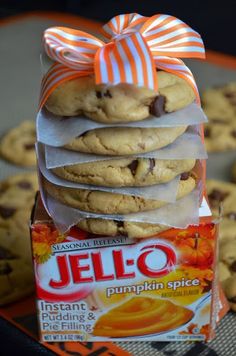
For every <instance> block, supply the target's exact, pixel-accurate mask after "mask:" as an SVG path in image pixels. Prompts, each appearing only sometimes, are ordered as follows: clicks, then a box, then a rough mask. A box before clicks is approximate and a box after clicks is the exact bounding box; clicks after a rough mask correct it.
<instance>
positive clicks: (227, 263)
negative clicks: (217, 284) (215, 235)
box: [219, 239, 236, 312]
mask: <svg viewBox="0 0 236 356" xmlns="http://www.w3.org/2000/svg"><path fill="white" fill-rule="evenodd" d="M219 259H220V264H219V276H220V281H221V282H222V286H223V289H224V292H225V295H226V297H227V299H228V301H229V304H230V307H231V309H232V310H234V311H235V312H236V239H235V240H228V241H227V240H226V241H222V242H221V246H220V254H219Z"/></svg>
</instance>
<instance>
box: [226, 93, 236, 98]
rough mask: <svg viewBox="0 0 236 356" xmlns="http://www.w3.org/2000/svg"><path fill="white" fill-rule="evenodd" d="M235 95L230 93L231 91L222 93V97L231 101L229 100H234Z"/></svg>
mask: <svg viewBox="0 0 236 356" xmlns="http://www.w3.org/2000/svg"><path fill="white" fill-rule="evenodd" d="M235 95H236V93H234V92H232V91H226V92H224V96H225V97H226V98H228V99H231V98H235Z"/></svg>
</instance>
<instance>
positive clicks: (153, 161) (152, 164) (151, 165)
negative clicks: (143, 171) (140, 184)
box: [148, 158, 156, 172]
mask: <svg viewBox="0 0 236 356" xmlns="http://www.w3.org/2000/svg"><path fill="white" fill-rule="evenodd" d="M155 165H156V161H155V159H154V158H149V170H148V171H149V172H152V171H153V168H154V167H155Z"/></svg>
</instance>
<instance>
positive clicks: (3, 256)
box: [0, 246, 16, 260]
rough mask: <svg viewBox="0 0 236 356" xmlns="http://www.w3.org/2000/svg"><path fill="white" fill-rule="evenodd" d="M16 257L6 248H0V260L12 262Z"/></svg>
mask: <svg viewBox="0 0 236 356" xmlns="http://www.w3.org/2000/svg"><path fill="white" fill-rule="evenodd" d="M14 258H16V256H15V255H14V254H13V253H11V251H9V250H8V249H7V248H5V247H2V246H0V260H13V259H14Z"/></svg>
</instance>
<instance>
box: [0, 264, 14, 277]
mask: <svg viewBox="0 0 236 356" xmlns="http://www.w3.org/2000/svg"><path fill="white" fill-rule="evenodd" d="M11 272H12V268H11V266H10V265H9V263H4V264H3V265H0V275H1V276H2V275H6V274H9V273H11Z"/></svg>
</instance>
